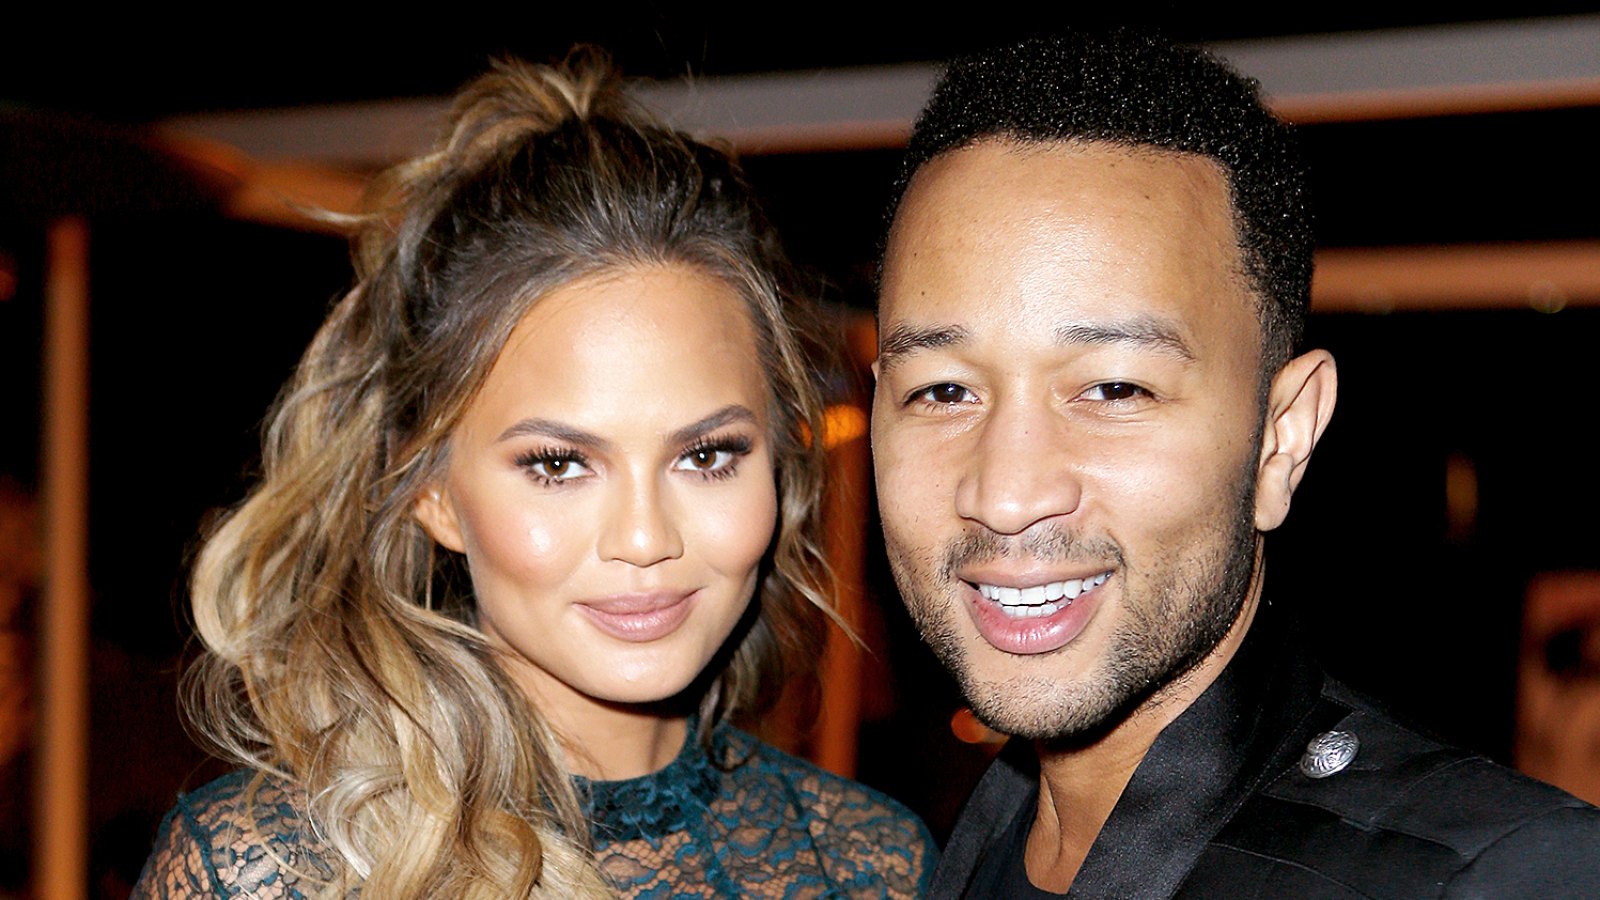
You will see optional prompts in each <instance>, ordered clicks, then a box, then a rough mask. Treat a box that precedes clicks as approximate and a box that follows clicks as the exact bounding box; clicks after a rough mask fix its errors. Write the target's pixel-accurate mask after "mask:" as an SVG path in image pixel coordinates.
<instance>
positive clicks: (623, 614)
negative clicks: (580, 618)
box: [577, 591, 695, 643]
mask: <svg viewBox="0 0 1600 900" xmlns="http://www.w3.org/2000/svg"><path fill="white" fill-rule="evenodd" d="M694 595H695V592H694V591H664V592H657V593H648V594H623V595H618V596H614V597H605V598H601V599H596V600H585V601H583V602H582V603H579V604H577V607H578V610H579V611H580V612H582V613H583V614H584V615H585V616H588V618H589V621H590V622H592V623H594V625H595V627H596V628H599V629H600V630H601V631H603V632H605V633H606V634H609V635H611V636H612V637H614V638H618V639H620V640H624V641H632V642H634V643H643V642H646V641H655V640H660V639H661V638H664V637H666V636H667V635H669V634H671V633H673V632H674V631H677V630H678V626H679V625H682V624H683V621H684V619H687V618H688V617H689V612H690V610H691V609H693V608H694Z"/></svg>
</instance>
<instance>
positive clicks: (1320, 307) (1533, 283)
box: [1311, 241, 1600, 312]
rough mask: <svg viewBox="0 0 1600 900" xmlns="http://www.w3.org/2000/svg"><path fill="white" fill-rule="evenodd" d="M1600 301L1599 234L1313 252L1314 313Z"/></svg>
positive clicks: (1554, 306)
mask: <svg viewBox="0 0 1600 900" xmlns="http://www.w3.org/2000/svg"><path fill="white" fill-rule="evenodd" d="M1597 305H1600V241H1552V242H1548V243H1527V244H1482V245H1475V244H1459V245H1449V246H1435V247H1377V248H1370V249H1368V248H1363V249H1350V248H1332V249H1327V250H1320V251H1318V252H1317V271H1316V276H1315V277H1314V278H1313V279H1312V282H1311V308H1312V310H1313V311H1315V312H1389V311H1392V310H1420V309H1493V308H1499V309H1518V308H1533V309H1537V310H1541V311H1543V312H1555V311H1557V310H1560V309H1562V308H1565V307H1568V306H1597Z"/></svg>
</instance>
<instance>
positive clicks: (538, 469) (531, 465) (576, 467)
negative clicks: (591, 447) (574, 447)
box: [522, 455, 589, 482]
mask: <svg viewBox="0 0 1600 900" xmlns="http://www.w3.org/2000/svg"><path fill="white" fill-rule="evenodd" d="M522 464H523V466H524V467H526V468H527V470H528V471H529V472H531V473H533V475H534V477H535V478H539V479H541V480H544V481H553V482H560V481H570V480H572V479H574V478H579V477H582V476H584V475H587V474H588V473H589V467H588V466H586V465H584V463H583V460H581V459H579V458H578V457H576V456H554V455H551V456H539V457H535V458H532V459H527V460H524V461H523V463H522Z"/></svg>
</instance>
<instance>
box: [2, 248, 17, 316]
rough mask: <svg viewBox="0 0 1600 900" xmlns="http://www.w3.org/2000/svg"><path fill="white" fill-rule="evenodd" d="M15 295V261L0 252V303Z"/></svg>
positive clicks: (10, 256) (13, 258)
mask: <svg viewBox="0 0 1600 900" xmlns="http://www.w3.org/2000/svg"><path fill="white" fill-rule="evenodd" d="M16 295H17V260H16V257H13V256H12V255H11V254H9V253H7V252H5V251H4V250H0V303H4V302H6V301H7V300H10V299H11V298H12V297H15V296H16Z"/></svg>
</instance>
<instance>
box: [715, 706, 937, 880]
mask: <svg viewBox="0 0 1600 900" xmlns="http://www.w3.org/2000/svg"><path fill="white" fill-rule="evenodd" d="M722 739H723V741H725V746H726V747H727V748H728V749H729V751H730V755H731V756H733V757H735V758H742V759H744V760H745V762H744V764H743V765H742V766H740V767H739V769H742V770H745V771H746V772H747V774H746V776H745V777H747V778H763V779H769V780H772V781H774V782H778V783H781V785H782V786H783V788H784V789H785V790H786V791H787V792H788V793H789V794H790V796H791V798H792V801H793V803H794V805H795V807H796V808H797V811H798V812H799V815H800V818H801V820H802V822H801V823H800V824H803V826H804V827H805V828H806V830H807V831H809V832H810V833H811V836H812V838H813V840H814V841H816V843H817V845H818V847H819V849H820V850H821V851H822V852H824V853H825V854H827V855H828V856H829V857H830V860H829V861H830V863H831V864H832V866H833V867H834V868H835V869H836V873H835V874H836V877H837V875H838V873H839V872H843V873H844V875H845V880H846V882H847V884H846V886H848V882H849V881H851V880H855V879H859V880H862V881H863V883H865V882H869V881H877V880H879V879H882V880H884V881H885V882H887V883H888V884H889V885H890V886H891V888H893V889H892V890H891V891H890V892H889V894H890V895H891V896H922V895H923V894H925V893H926V892H927V887H928V883H929V879H930V877H931V876H932V873H933V867H934V864H935V863H937V862H938V856H939V850H938V846H937V845H936V844H935V843H934V840H933V836H932V835H931V834H929V832H928V828H927V826H926V825H924V824H923V822H922V819H921V818H919V817H918V816H917V814H916V813H913V812H912V811H911V810H909V809H907V808H906V807H905V805H904V804H902V803H900V801H898V800H895V799H894V798H893V797H890V796H889V795H887V794H884V793H883V792H881V791H878V790H875V789H873V788H870V787H868V786H866V785H864V784H861V783H860V782H857V781H853V780H851V779H849V778H845V777H843V776H841V775H837V774H834V773H833V772H829V771H828V770H826V769H823V768H821V767H820V766H817V765H816V764H814V763H811V762H808V761H807V760H803V759H800V758H798V757H795V756H791V755H790V754H788V753H785V752H783V751H782V750H779V749H778V748H776V747H773V746H771V745H770V744H766V743H764V742H762V741H760V740H758V739H757V738H755V737H752V736H751V735H748V734H745V733H744V732H742V731H737V730H735V729H732V728H728V729H725V730H724V732H723V735H722Z"/></svg>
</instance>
